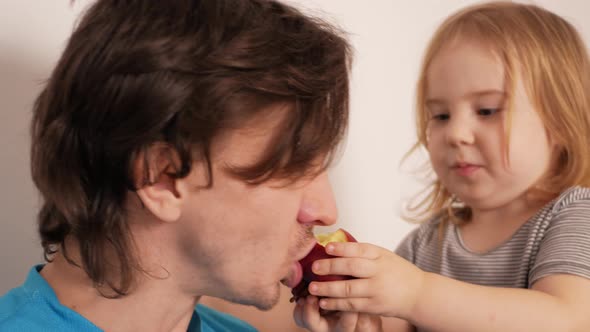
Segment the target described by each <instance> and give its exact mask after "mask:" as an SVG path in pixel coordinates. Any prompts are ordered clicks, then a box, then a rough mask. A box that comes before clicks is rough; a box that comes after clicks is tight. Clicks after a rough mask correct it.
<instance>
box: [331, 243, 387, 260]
mask: <svg viewBox="0 0 590 332" xmlns="http://www.w3.org/2000/svg"><path fill="white" fill-rule="evenodd" d="M383 250H385V249H383V248H381V247H377V246H375V245H372V244H369V243H358V242H330V243H328V244H327V245H326V253H328V254H330V255H333V256H340V257H358V258H367V259H377V258H379V257H380V255H381V252H382V251H383Z"/></svg>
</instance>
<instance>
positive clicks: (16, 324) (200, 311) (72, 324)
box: [0, 265, 256, 332]
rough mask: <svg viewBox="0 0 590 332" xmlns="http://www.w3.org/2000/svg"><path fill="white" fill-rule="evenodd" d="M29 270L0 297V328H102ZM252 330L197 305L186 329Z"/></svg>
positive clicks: (84, 331) (67, 331)
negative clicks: (59, 298)
mask: <svg viewBox="0 0 590 332" xmlns="http://www.w3.org/2000/svg"><path fill="white" fill-rule="evenodd" d="M42 268H43V266H42V265H38V266H35V267H33V268H32V269H31V271H30V272H29V275H28V277H27V280H26V281H25V283H24V284H23V285H22V286H20V287H17V288H14V289H12V290H11V291H9V292H8V293H7V294H5V295H4V296H2V297H0V332H55V331H59V332H102V331H103V330H101V329H100V328H98V327H97V326H96V325H94V324H92V322H90V321H89V320H87V319H86V318H84V317H82V316H81V315H80V314H78V313H77V312H75V311H73V310H71V309H70V308H68V307H65V306H63V305H61V303H59V300H58V299H57V296H56V295H55V292H54V291H53V289H52V288H51V286H49V284H48V283H47V282H46V281H45V279H43V277H42V276H41V275H40V274H39V271H41V269H42ZM253 331H254V332H255V331H256V329H255V328H253V327H252V326H250V325H248V324H247V323H245V322H243V321H241V320H239V319H237V318H235V317H233V316H230V315H228V314H224V313H222V312H219V311H216V310H213V309H211V308H207V307H205V306H203V305H200V304H199V305H197V306H196V308H195V312H194V313H193V317H192V319H191V321H190V324H189V327H188V330H187V332H253Z"/></svg>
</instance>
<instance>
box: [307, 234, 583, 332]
mask: <svg viewBox="0 0 590 332" xmlns="http://www.w3.org/2000/svg"><path fill="white" fill-rule="evenodd" d="M326 251H327V252H328V253H329V254H331V255H334V256H340V258H333V259H326V260H319V261H316V262H315V263H314V266H313V269H314V272H315V273H316V274H341V275H352V276H355V277H358V278H359V279H353V280H345V281H333V282H312V283H311V284H310V286H309V291H310V293H311V294H313V295H316V296H323V297H328V298H324V299H322V300H321V301H320V306H321V307H322V308H324V309H328V310H340V311H359V312H367V313H373V314H379V315H384V316H392V317H399V318H402V319H405V320H407V321H409V322H411V323H412V324H413V325H414V326H417V327H419V328H424V329H427V330H432V331H440V332H446V331H449V332H451V331H452V332H461V331H481V332H487V331H493V332H497V331H502V332H511V331H535V332H543V331H551V332H554V331H560V332H562V331H563V332H569V331H572V332H574V331H581V332H582V331H584V332H587V331H590V315H588V308H590V280H589V279H586V278H582V277H576V276H573V275H552V276H547V277H544V278H541V279H539V280H538V281H537V282H536V283H535V284H534V285H533V288H532V289H515V288H498V287H487V286H478V285H473V284H469V283H465V282H460V281H456V280H453V279H451V278H447V277H443V276H440V275H437V274H433V273H427V272H423V271H422V270H420V269H418V268H417V267H416V266H414V265H413V264H411V263H410V262H408V261H406V260H404V259H402V258H401V257H399V256H397V255H395V254H394V253H392V252H390V251H388V250H386V249H383V248H380V247H377V246H374V245H370V244H363V243H331V244H329V245H328V246H327V247H326ZM385 331H387V329H385Z"/></svg>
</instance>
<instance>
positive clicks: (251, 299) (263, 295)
mask: <svg viewBox="0 0 590 332" xmlns="http://www.w3.org/2000/svg"><path fill="white" fill-rule="evenodd" d="M265 290H266V291H265ZM280 298H281V289H280V284H278V283H277V285H276V287H275V289H273V290H272V291H270V290H269V289H260V288H259V289H257V290H256V291H255V292H253V293H251V294H250V295H249V296H244V297H241V298H236V299H228V300H229V301H230V302H234V303H238V304H243V305H249V306H253V307H255V308H256V309H258V310H262V311H268V310H270V309H272V308H274V306H276V305H277V303H279V300H280Z"/></svg>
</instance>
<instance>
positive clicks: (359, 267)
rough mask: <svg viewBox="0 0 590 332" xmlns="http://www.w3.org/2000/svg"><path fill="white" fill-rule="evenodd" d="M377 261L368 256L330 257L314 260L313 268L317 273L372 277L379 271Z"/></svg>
mask: <svg viewBox="0 0 590 332" xmlns="http://www.w3.org/2000/svg"><path fill="white" fill-rule="evenodd" d="M377 269H378V265H377V261H374V260H369V259H366V258H329V259H318V260H317V261H315V262H313V265H312V266H311V270H312V271H313V273H315V274H317V275H329V274H333V275H345V276H353V277H357V278H370V277H372V276H374V275H375V274H376V273H377Z"/></svg>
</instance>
